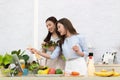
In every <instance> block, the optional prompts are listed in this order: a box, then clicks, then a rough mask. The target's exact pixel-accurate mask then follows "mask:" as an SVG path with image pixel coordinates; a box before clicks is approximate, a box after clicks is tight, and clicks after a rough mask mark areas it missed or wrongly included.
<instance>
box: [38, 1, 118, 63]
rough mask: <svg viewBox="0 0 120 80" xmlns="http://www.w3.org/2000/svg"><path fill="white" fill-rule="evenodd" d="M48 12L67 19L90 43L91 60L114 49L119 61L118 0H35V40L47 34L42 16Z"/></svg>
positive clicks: (49, 14) (40, 40) (45, 15)
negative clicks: (37, 28)
mask: <svg viewBox="0 0 120 80" xmlns="http://www.w3.org/2000/svg"><path fill="white" fill-rule="evenodd" d="M50 16H55V17H56V18H58V19H60V18H62V17H66V18H68V19H70V20H71V22H72V23H73V25H74V27H75V28H76V30H77V31H78V32H79V33H81V34H84V35H85V37H86V41H87V44H91V45H92V46H93V48H94V49H93V51H94V53H95V54H94V56H95V61H100V60H101V56H102V54H103V53H105V52H106V51H108V50H113V49H114V50H115V51H117V52H118V53H117V59H118V63H120V0H39V31H40V32H39V43H41V42H42V40H43V39H44V37H45V36H46V34H47V28H46V27H45V20H46V19H47V18H48V17H50Z"/></svg>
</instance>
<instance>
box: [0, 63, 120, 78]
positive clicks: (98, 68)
mask: <svg viewBox="0 0 120 80" xmlns="http://www.w3.org/2000/svg"><path fill="white" fill-rule="evenodd" d="M95 69H96V71H101V70H102V69H106V70H112V69H115V71H117V72H119V73H120V64H109V65H106V64H104V65H103V64H97V65H95ZM0 80H120V76H119V77H98V76H93V77H88V76H85V77H83V76H79V77H71V76H70V77H66V76H61V77H58V76H55V77H51V76H49V77H48V76H46V77H45V76H44V77H43V76H35V75H33V74H31V75H28V76H22V77H0Z"/></svg>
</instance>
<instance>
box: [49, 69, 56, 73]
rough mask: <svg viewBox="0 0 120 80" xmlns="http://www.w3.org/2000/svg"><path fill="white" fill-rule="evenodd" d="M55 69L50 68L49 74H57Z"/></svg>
mask: <svg viewBox="0 0 120 80" xmlns="http://www.w3.org/2000/svg"><path fill="white" fill-rule="evenodd" d="M55 71H56V70H55V68H50V69H49V72H48V74H55Z"/></svg>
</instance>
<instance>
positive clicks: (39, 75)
mask: <svg viewBox="0 0 120 80" xmlns="http://www.w3.org/2000/svg"><path fill="white" fill-rule="evenodd" d="M35 76H36V77H61V76H64V74H35Z"/></svg>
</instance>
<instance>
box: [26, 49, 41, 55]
mask: <svg viewBox="0 0 120 80" xmlns="http://www.w3.org/2000/svg"><path fill="white" fill-rule="evenodd" d="M27 50H29V51H30V52H31V53H33V54H36V53H37V54H38V53H39V51H38V50H37V49H35V48H27Z"/></svg>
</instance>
